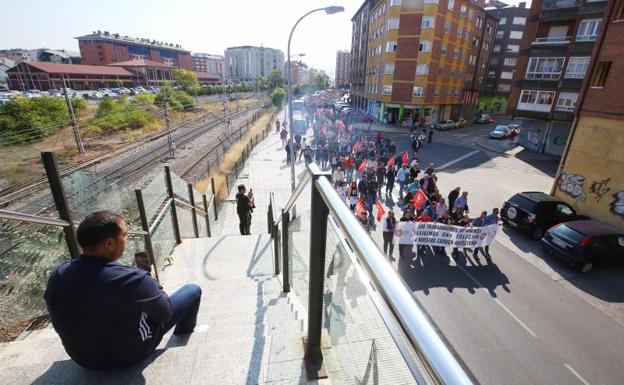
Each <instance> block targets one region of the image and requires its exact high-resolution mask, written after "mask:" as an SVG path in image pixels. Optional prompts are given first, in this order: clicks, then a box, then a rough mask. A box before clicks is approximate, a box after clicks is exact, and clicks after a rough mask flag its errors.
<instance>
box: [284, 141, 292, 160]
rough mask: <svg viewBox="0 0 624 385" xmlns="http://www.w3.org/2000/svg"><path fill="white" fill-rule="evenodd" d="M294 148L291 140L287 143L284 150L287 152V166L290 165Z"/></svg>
mask: <svg viewBox="0 0 624 385" xmlns="http://www.w3.org/2000/svg"><path fill="white" fill-rule="evenodd" d="M291 146H292V142H291V140H290V139H288V143H286V146H285V147H284V150H286V164H290V155H291V154H290V147H291Z"/></svg>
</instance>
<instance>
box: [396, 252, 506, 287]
mask: <svg viewBox="0 0 624 385" xmlns="http://www.w3.org/2000/svg"><path fill="white" fill-rule="evenodd" d="M449 251H450V250H449ZM404 254H405V256H406V257H407V258H404V259H403V260H400V261H399V264H398V265H399V274H400V275H401V277H403V279H404V280H405V283H407V285H408V286H409V287H410V289H411V290H412V291H422V292H423V293H424V294H426V295H429V292H430V289H432V288H436V287H443V288H446V290H448V292H449V293H452V292H453V290H454V289H466V290H468V292H470V293H471V294H474V293H475V292H476V289H480V288H484V289H487V290H488V292H489V293H490V295H491V296H492V297H497V294H496V289H497V288H498V287H499V286H500V287H501V288H502V289H503V290H505V291H506V292H510V291H511V290H510V289H509V287H508V284H509V279H508V278H507V276H506V275H505V274H504V273H503V272H502V271H501V270H500V269H499V268H498V266H496V264H495V263H494V262H493V261H492V259H490V258H485V257H483V256H482V255H479V257H477V258H474V257H473V255H472V252H470V251H467V252H462V251H461V250H460V251H459V253H458V254H456V256H455V257H451V256H444V255H441V254H434V253H433V251H432V250H431V248H429V247H426V248H425V251H424V252H423V253H420V255H416V253H415V252H414V250H407V251H405V252H404ZM494 257H495V256H494ZM451 258H453V259H454V260H455V264H451Z"/></svg>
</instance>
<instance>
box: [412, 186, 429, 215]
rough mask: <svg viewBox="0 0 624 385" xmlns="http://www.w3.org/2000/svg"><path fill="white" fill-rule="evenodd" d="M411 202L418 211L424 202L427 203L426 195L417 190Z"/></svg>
mask: <svg viewBox="0 0 624 385" xmlns="http://www.w3.org/2000/svg"><path fill="white" fill-rule="evenodd" d="M412 202H413V204H414V207H416V208H417V209H419V210H420V209H422V208H423V206H424V205H425V202H427V195H426V194H425V193H424V192H423V190H418V192H417V193H416V195H415V196H414V200H413V201H412Z"/></svg>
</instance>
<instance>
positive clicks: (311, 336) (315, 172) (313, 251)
mask: <svg viewBox="0 0 624 385" xmlns="http://www.w3.org/2000/svg"><path fill="white" fill-rule="evenodd" d="M293 161H294V159H293ZM308 172H311V173H312V180H311V182H310V183H311V185H312V189H311V190H312V200H311V205H310V212H311V218H310V264H309V266H310V276H309V279H308V282H309V286H308V290H309V292H308V336H307V338H306V340H305V346H304V348H305V358H304V359H305V365H306V372H307V375H308V379H309V380H311V379H318V378H327V372H326V370H325V366H324V364H323V353H322V352H321V331H322V328H323V290H324V286H323V285H324V284H323V280H324V278H325V246H326V242H327V216H328V215H329V209H328V208H327V204H326V203H325V201H324V200H323V197H322V196H321V193H320V192H319V191H318V188H317V187H316V183H315V182H316V181H317V180H318V179H319V178H324V177H330V174H329V173H328V172H324V171H321V170H320V169H319V168H318V166H316V164H315V163H312V164H311V165H310V166H308Z"/></svg>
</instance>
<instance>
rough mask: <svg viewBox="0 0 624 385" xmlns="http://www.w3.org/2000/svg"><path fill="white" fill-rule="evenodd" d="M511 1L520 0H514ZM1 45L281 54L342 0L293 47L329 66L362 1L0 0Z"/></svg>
mask: <svg viewBox="0 0 624 385" xmlns="http://www.w3.org/2000/svg"><path fill="white" fill-rule="evenodd" d="M513 2H514V3H517V2H518V0H515V1H513ZM3 3H4V4H3V10H4V12H3V13H4V15H3V17H2V22H1V23H0V36H1V38H0V49H1V48H27V49H34V48H40V47H47V48H52V49H60V48H65V49H67V50H73V51H78V44H77V41H76V40H75V39H74V37H76V36H80V35H85V34H88V33H91V31H94V30H98V29H99V30H102V31H109V32H111V33H119V34H121V35H128V36H133V37H144V38H150V39H156V40H159V41H163V42H169V43H174V44H181V45H182V46H183V47H184V48H185V49H188V50H191V51H193V52H207V53H213V54H221V55H222V54H223V51H224V50H225V48H227V47H231V46H237V45H261V44H262V45H264V46H266V47H272V48H278V49H281V50H283V51H284V53H286V45H287V42H288V33H289V32H290V29H291V28H292V26H293V24H294V23H295V21H296V20H297V19H298V18H299V17H300V16H302V15H303V14H304V13H306V12H307V11H309V10H311V9H314V8H320V7H326V6H329V5H342V6H344V7H345V12H344V13H339V14H335V15H325V13H323V12H318V13H315V14H313V15H310V16H308V17H307V18H306V19H305V20H304V21H302V22H301V24H300V25H299V26H298V27H297V30H296V32H295V35H294V37H293V42H292V46H291V50H292V53H293V54H294V53H300V52H303V53H305V54H306V57H304V58H303V61H304V62H306V63H307V64H308V65H310V66H312V67H315V68H319V69H323V70H325V71H327V72H328V73H330V74H332V75H333V73H334V67H335V55H336V51H337V50H339V49H350V47H351V17H352V16H353V14H354V13H355V12H356V11H357V9H358V8H359V7H360V5H361V4H362V0H334V1H331V0H328V1H324V0H305V1H304V0H238V1H236V0H225V1H215V0H177V1H165V0H105V1H90V0H17V1H8V0H7V1H4V2H3Z"/></svg>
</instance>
